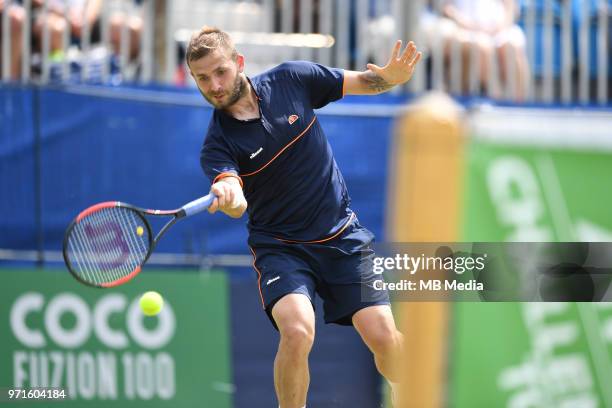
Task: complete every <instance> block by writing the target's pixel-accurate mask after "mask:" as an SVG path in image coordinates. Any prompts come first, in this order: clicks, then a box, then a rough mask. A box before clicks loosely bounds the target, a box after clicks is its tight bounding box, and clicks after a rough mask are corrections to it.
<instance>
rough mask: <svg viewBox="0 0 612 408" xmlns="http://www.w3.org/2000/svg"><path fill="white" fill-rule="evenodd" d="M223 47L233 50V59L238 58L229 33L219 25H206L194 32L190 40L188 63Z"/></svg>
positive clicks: (186, 58) (187, 55)
mask: <svg viewBox="0 0 612 408" xmlns="http://www.w3.org/2000/svg"><path fill="white" fill-rule="evenodd" d="M219 48H222V49H224V50H225V51H229V52H231V56H232V59H234V60H235V59H236V56H237V55H238V52H237V51H236V48H235V47H234V42H233V41H232V38H231V37H230V35H229V34H228V33H226V32H225V31H221V30H220V29H218V28H217V27H209V26H204V27H202V28H201V29H200V31H198V32H196V33H194V34H193V35H192V36H191V39H190V40H189V45H188V46H187V52H186V55H185V60H186V61H187V65H189V63H190V62H191V61H195V60H199V59H200V58H204V57H205V56H207V55H208V54H210V53H211V52H212V51H214V50H216V49H219Z"/></svg>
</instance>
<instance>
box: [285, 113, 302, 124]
mask: <svg viewBox="0 0 612 408" xmlns="http://www.w3.org/2000/svg"><path fill="white" fill-rule="evenodd" d="M298 118H299V117H298V115H291V116H289V118H288V119H287V121H288V122H289V124H290V125H293V123H294V122H295V121H296V120H298Z"/></svg>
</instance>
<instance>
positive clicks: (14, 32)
mask: <svg viewBox="0 0 612 408" xmlns="http://www.w3.org/2000/svg"><path fill="white" fill-rule="evenodd" d="M9 19H10V21H11V77H12V78H13V79H17V78H19V77H20V75H21V51H22V50H21V47H22V44H21V42H22V38H23V23H24V20H25V11H24V10H23V9H22V8H20V7H11V8H10V9H9Z"/></svg>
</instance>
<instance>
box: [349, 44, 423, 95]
mask: <svg viewBox="0 0 612 408" xmlns="http://www.w3.org/2000/svg"><path fill="white" fill-rule="evenodd" d="M401 47H402V42H401V41H399V40H398V41H397V42H396V43H395V46H394V47H393V52H392V55H391V58H390V59H389V61H388V62H387V65H385V66H384V67H379V66H378V65H375V64H368V65H367V68H368V69H367V70H366V71H363V72H360V71H348V70H346V71H344V94H345V95H375V94H379V93H383V92H387V91H388V90H389V89H391V88H393V87H394V86H396V85H401V84H403V83H405V82H408V81H409V80H410V78H412V74H413V72H414V68H415V66H416V64H417V63H418V62H419V60H420V59H421V53H420V52H417V49H416V46H415V45H414V43H413V42H412V41H411V42H410V43H409V44H408V46H406V49H405V50H404V52H403V53H401V54H400V50H401Z"/></svg>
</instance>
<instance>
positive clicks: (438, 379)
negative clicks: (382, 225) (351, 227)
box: [387, 93, 464, 408]
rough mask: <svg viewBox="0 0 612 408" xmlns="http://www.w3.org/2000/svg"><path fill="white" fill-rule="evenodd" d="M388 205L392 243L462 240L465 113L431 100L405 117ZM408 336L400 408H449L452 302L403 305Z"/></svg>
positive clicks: (438, 97)
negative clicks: (460, 234)
mask: <svg viewBox="0 0 612 408" xmlns="http://www.w3.org/2000/svg"><path fill="white" fill-rule="evenodd" d="M394 144H395V149H394V157H393V160H392V163H393V165H392V168H391V174H392V176H391V178H390V180H391V188H390V192H389V194H390V195H389V197H388V198H389V199H388V203H389V204H388V207H389V208H388V211H387V215H388V219H387V231H388V237H387V241H390V242H454V241H457V240H459V238H460V237H459V225H458V224H459V222H458V221H459V219H460V218H459V214H460V213H459V211H460V202H461V201H460V192H461V191H462V186H461V180H462V177H461V171H462V168H463V145H464V142H463V129H462V119H461V112H460V109H459V107H458V106H457V105H456V104H455V103H454V102H453V101H452V100H451V99H450V98H449V97H448V96H446V95H444V94H437V93H436V94H429V95H426V96H424V97H423V98H421V99H420V100H418V101H417V102H416V103H415V104H414V105H412V106H411V107H410V108H409V109H408V110H407V112H406V113H405V114H404V115H403V116H402V117H400V118H399V120H398V124H397V126H396V130H395V140H394ZM395 306H396V307H395V309H396V311H397V312H398V322H399V327H400V330H401V331H402V333H404V336H405V347H404V355H403V356H402V358H401V359H400V361H399V364H401V367H400V372H401V374H402V376H401V381H400V382H401V384H400V392H399V405H398V406H399V407H402V408H413V407H414V408H441V407H443V406H444V405H445V395H446V381H447V370H446V368H447V339H448V336H449V328H448V326H449V321H450V319H449V309H450V308H449V303H447V302H418V301H414V302H406V301H404V302H402V303H401V304H396V305H395Z"/></svg>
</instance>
